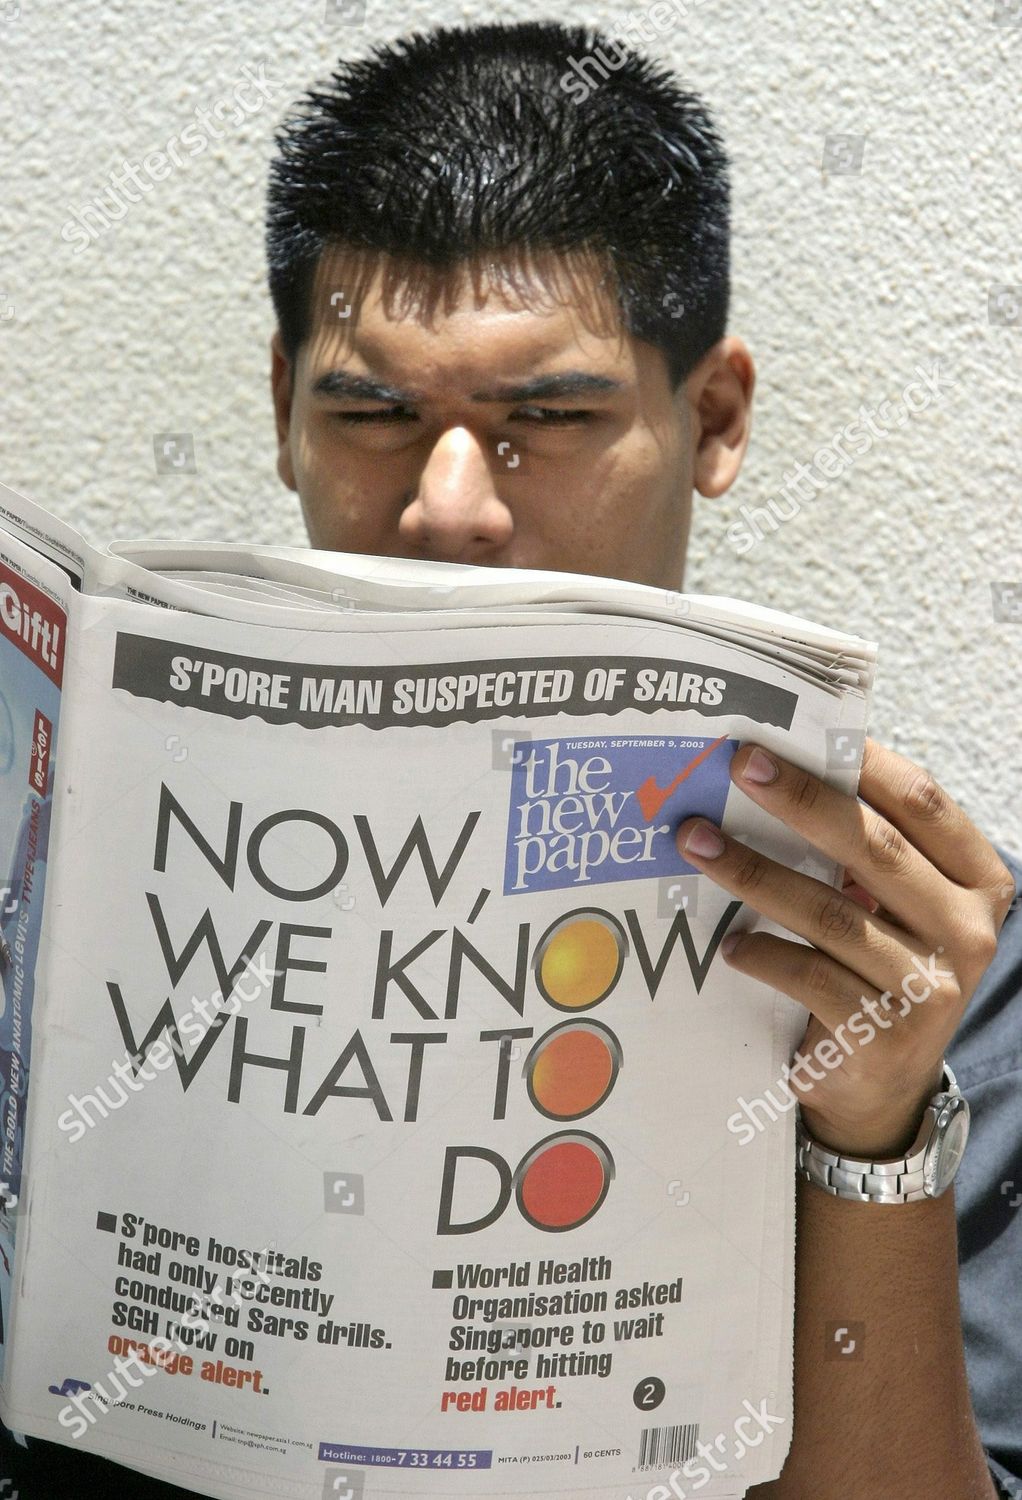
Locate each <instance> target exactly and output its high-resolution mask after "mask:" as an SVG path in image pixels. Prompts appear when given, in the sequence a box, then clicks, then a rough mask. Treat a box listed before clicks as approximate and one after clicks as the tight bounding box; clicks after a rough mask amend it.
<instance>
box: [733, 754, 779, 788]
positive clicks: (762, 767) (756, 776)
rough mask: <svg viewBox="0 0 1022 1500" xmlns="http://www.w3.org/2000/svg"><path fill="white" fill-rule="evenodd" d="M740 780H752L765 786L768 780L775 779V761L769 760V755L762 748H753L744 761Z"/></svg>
mask: <svg viewBox="0 0 1022 1500" xmlns="http://www.w3.org/2000/svg"><path fill="white" fill-rule="evenodd" d="M742 780H743V781H754V782H756V783H757V785H762V786H765V785H766V783H767V782H768V781H776V780H777V762H776V761H775V760H771V758H770V756H769V755H767V754H765V753H764V752H763V751H762V750H754V751H753V752H752V754H751V755H750V756H749V758H748V760H747V761H746V762H745V770H744V771H743V772H742Z"/></svg>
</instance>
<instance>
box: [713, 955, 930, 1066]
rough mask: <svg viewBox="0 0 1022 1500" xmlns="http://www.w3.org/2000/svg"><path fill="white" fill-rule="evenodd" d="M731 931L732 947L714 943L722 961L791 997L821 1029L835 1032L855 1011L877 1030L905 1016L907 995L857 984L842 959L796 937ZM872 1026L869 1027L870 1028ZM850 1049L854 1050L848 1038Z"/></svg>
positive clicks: (859, 982)
mask: <svg viewBox="0 0 1022 1500" xmlns="http://www.w3.org/2000/svg"><path fill="white" fill-rule="evenodd" d="M728 936H735V938H737V942H735V945H734V948H731V950H728V951H726V953H725V950H723V945H722V948H720V951H722V954H723V957H725V963H726V965H728V966H729V968H732V969H741V972H743V974H749V975H752V977H753V978H756V980H762V983H764V984H768V986H770V987H771V989H774V990H780V993H782V995H789V996H791V999H792V1001H798V1004H800V1005H804V1007H806V1010H807V1011H810V1013H812V1014H813V1016H815V1017H816V1020H818V1022H819V1023H821V1025H822V1026H825V1028H827V1031H828V1032H831V1034H833V1032H836V1031H837V1028H839V1026H842V1025H845V1028H848V1020H849V1017H852V1016H855V1014H857V1013H860V1011H861V1013H863V1014H864V1016H870V1014H875V1016H878V1019H879V1022H881V1023H882V1025H881V1026H879V1031H888V1029H891V1028H893V1025H894V1022H896V1020H897V1019H902V1017H905V1016H909V1014H911V1011H912V1004H911V1001H909V999H908V998H905V996H902V998H896V996H891V992H890V990H882V992H881V990H878V989H876V987H875V986H872V984H863V981H861V980H860V978H858V975H855V974H852V972H851V969H848V968H846V966H845V965H843V963H837V962H836V960H834V959H831V957H828V956H827V954H825V953H821V951H819V950H818V948H807V947H806V944H800V942H789V941H788V939H786V938H777V936H776V935H774V933H729V935H728ZM876 1029H878V1028H876V1025H873V1032H876ZM851 1052H855V1041H854V1037H852V1038H851Z"/></svg>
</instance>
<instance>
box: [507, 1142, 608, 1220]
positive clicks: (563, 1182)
mask: <svg viewBox="0 0 1022 1500" xmlns="http://www.w3.org/2000/svg"><path fill="white" fill-rule="evenodd" d="M606 1190H607V1173H606V1168H605V1165H604V1163H603V1162H602V1161H601V1160H600V1157H599V1156H598V1155H597V1153H596V1152H595V1151H594V1150H593V1149H592V1147H591V1146H586V1145H583V1144H582V1143H581V1142H580V1141H560V1142H557V1143H555V1144H554V1145H552V1146H548V1147H547V1149H546V1150H545V1151H541V1152H540V1153H539V1155H538V1156H536V1157H535V1158H534V1159H533V1160H532V1161H531V1162H530V1163H529V1165H528V1166H527V1167H526V1169H525V1172H524V1174H523V1176H522V1178H521V1180H520V1182H519V1184H518V1202H519V1206H520V1208H521V1209H522V1212H523V1213H524V1214H525V1216H526V1218H527V1219H529V1220H530V1221H531V1222H532V1223H533V1224H535V1225H537V1226H538V1227H539V1228H540V1229H572V1228H574V1226H575V1225H576V1224H581V1223H583V1222H584V1220H586V1219H588V1218H589V1217H590V1215H591V1214H594V1213H595V1212H596V1210H597V1208H599V1206H600V1203H601V1202H602V1200H603V1196H604V1194H605V1193H606Z"/></svg>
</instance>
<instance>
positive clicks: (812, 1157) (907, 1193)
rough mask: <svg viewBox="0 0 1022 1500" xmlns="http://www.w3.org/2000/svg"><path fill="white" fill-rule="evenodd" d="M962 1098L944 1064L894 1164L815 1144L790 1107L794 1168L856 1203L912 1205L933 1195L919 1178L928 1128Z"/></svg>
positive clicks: (940, 1121)
mask: <svg viewBox="0 0 1022 1500" xmlns="http://www.w3.org/2000/svg"><path fill="white" fill-rule="evenodd" d="M962 1098H963V1096H962V1092H961V1090H960V1089H959V1087H958V1084H957V1083H956V1081H955V1075H954V1074H953V1073H952V1071H951V1069H950V1068H949V1067H948V1065H947V1063H946V1062H945V1064H944V1077H943V1080H942V1083H941V1088H940V1089H939V1090H938V1091H937V1093H936V1094H935V1095H934V1097H933V1098H932V1099H931V1100H930V1102H929V1104H928V1105H927V1107H926V1112H925V1114H924V1116H923V1123H922V1125H921V1127H920V1130H919V1133H918V1134H917V1136H916V1139H915V1140H914V1141H913V1143H912V1146H911V1147H910V1148H909V1155H908V1156H904V1157H899V1158H898V1159H897V1160H895V1161H861V1160H859V1159H857V1158H855V1157H852V1156H848V1155H843V1154H842V1153H841V1152H838V1151H832V1150H830V1149H829V1148H828V1147H827V1146H821V1145H819V1144H818V1143H817V1142H816V1141H814V1140H812V1139H811V1138H810V1136H809V1135H808V1134H807V1132H806V1129H805V1127H804V1126H803V1124H802V1116H801V1110H800V1109H796V1111H795V1142H796V1170H797V1172H798V1174H799V1176H801V1177H803V1178H805V1179H806V1180H807V1181H808V1182H812V1183H814V1184H815V1185H816V1186H817V1187H819V1188H822V1189H823V1190H824V1192H826V1193H830V1194H832V1195H833V1196H834V1197H839V1198H850V1199H852V1200H854V1201H856V1202H862V1203H915V1202H918V1201H919V1200H921V1199H923V1198H930V1197H933V1196H934V1194H933V1193H931V1192H929V1191H928V1190H927V1186H926V1181H925V1177H924V1164H925V1162H926V1156H927V1152H928V1150H929V1147H930V1142H931V1139H932V1137H933V1132H934V1130H935V1129H936V1128H937V1127H938V1124H941V1125H942V1124H943V1122H944V1118H945V1109H946V1107H947V1105H948V1104H950V1102H951V1101H958V1100H961V1099H962ZM927 1126H928V1128H927Z"/></svg>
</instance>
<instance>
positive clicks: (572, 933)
mask: <svg viewBox="0 0 1022 1500" xmlns="http://www.w3.org/2000/svg"><path fill="white" fill-rule="evenodd" d="M621 959H622V954H621V949H620V943H619V939H618V936H617V934H616V933H615V932H614V930H613V928H611V927H610V926H609V925H608V924H607V923H606V922H601V921H600V920H599V919H598V918H597V917H580V918H577V919H576V920H575V921H571V922H567V923H566V924H565V925H564V926H563V927H562V928H561V930H560V931H559V932H555V933H554V934H553V936H552V937H551V939H550V941H549V942H548V943H547V945H546V948H545V950H544V952H543V957H542V959H541V960H540V966H539V983H540V987H541V988H542V990H543V993H544V994H545V995H546V997H547V999H548V1000H550V1001H551V1003H552V1004H554V1005H560V1006H563V1007H564V1008H565V1009H566V1010H567V1009H579V1008H580V1007H582V1006H584V1005H593V1004H595V1002H596V1001H597V1000H599V999H600V998H601V997H602V996H603V995H605V994H606V993H607V991H608V990H609V989H610V988H611V987H612V985H613V983H614V980H615V978H616V977H617V973H618V969H619V967H620V964H621Z"/></svg>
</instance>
